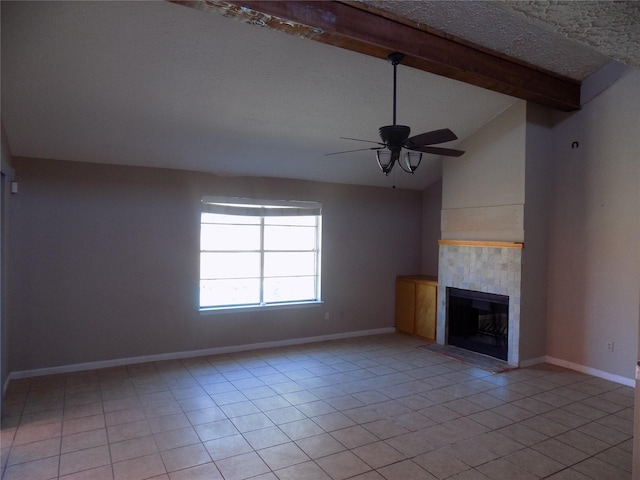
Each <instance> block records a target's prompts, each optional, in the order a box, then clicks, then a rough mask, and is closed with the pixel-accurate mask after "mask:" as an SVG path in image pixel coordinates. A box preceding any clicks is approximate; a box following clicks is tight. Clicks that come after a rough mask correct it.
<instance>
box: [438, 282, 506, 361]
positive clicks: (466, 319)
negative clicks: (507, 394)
mask: <svg viewBox="0 0 640 480" xmlns="http://www.w3.org/2000/svg"><path fill="white" fill-rule="evenodd" d="M447 324H448V329H449V336H448V343H449V344H450V345H455V346H457V347H461V348H465V349H467V350H471V351H474V352H477V353H482V354H484V355H489V356H491V357H494V358H499V359H500V360H507V355H508V351H509V343H508V340H509V297H508V296H505V295H496V294H493V293H483V292H476V291H473V290H461V289H458V288H451V287H448V288H447Z"/></svg>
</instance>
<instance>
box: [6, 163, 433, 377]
mask: <svg viewBox="0 0 640 480" xmlns="http://www.w3.org/2000/svg"><path fill="white" fill-rule="evenodd" d="M15 164H16V175H17V178H18V180H19V182H20V193H19V195H17V196H15V198H14V201H13V202H12V205H11V211H10V218H9V220H10V222H9V223H10V238H9V249H10V256H11V261H10V265H9V268H10V270H9V275H10V279H11V282H12V290H11V297H10V302H9V303H10V305H9V308H10V311H11V316H10V318H11V319H12V321H11V324H10V325H9V327H10V328H9V336H10V339H11V348H10V352H9V368H10V370H11V371H14V372H17V371H24V370H31V369H39V368H46V367H53V366H61V365H73V364H79V363H84V362H94V361H103V360H111V359H120V358H129V357H137V356H144V355H154V354H164V353H171V352H184V351H190V350H199V349H209V348H215V347H225V346H234V345H244V344H253V343H261V342H270V341H279V340H285V339H296V338H303V337H311V336H318V335H328V334H339V333H345V332H354V331H362V330H368V329H377V328H386V327H393V325H394V298H395V292H394V285H395V277H396V275H398V274H403V273H407V272H416V271H418V270H419V268H420V265H421V258H420V252H421V215H422V199H421V192H418V191H407V190H399V189H381V188H371V187H356V186H344V185H332V184H322V183H313V182H303V181H293V180H279V179H267V178H242V177H235V178H223V177H217V176H213V175H207V174H201V173H189V172H183V171H172V170H161V169H144V168H137V167H119V166H106V165H93V164H81V163H74V162H62V161H53V160H35V159H15ZM203 195H221V196H225V195H228V196H241V197H253V198H260V199H287V200H311V201H318V202H322V204H323V206H324V208H323V257H322V280H323V283H322V297H323V300H324V304H323V305H322V306H321V307H317V308H289V309H280V310H269V311H251V312H246V311H245V312H236V313H227V314H212V315H201V314H200V313H199V312H198V310H197V301H198V249H199V202H200V198H201V197H202V196H203ZM326 312H329V314H330V318H329V319H328V320H326V319H325V313H326Z"/></svg>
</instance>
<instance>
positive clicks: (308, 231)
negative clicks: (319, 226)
mask: <svg viewBox="0 0 640 480" xmlns="http://www.w3.org/2000/svg"><path fill="white" fill-rule="evenodd" d="M315 246H316V229H315V228H312V227H289V226H269V227H268V226H265V227H264V248H265V250H313V249H314V248H315Z"/></svg>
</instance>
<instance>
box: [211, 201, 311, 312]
mask: <svg viewBox="0 0 640 480" xmlns="http://www.w3.org/2000/svg"><path fill="white" fill-rule="evenodd" d="M205 213H219V214H225V215H238V216H257V217H261V221H260V247H259V250H257V251H254V252H257V253H259V254H260V274H259V283H260V295H259V297H260V301H259V302H256V303H241V304H225V305H210V306H208V305H202V299H201V294H199V295H198V306H199V310H200V312H205V313H206V312H217V311H228V310H246V309H267V308H282V307H291V306H307V305H315V304H320V303H322V300H321V275H320V274H321V268H320V267H321V240H322V204H320V203H317V202H303V201H289V200H261V199H249V198H233V197H214V196H205V197H203V198H202V203H201V219H200V226H201V229H202V226H203V225H204V224H205V222H203V218H202V214H205ZM300 215H302V216H315V217H316V225H315V237H316V238H315V248H314V249H313V250H310V251H312V252H313V253H314V255H315V266H314V267H315V274H314V275H313V277H314V281H315V284H314V296H313V298H309V299H304V300H291V301H280V302H265V301H264V284H265V272H264V258H265V252H269V251H268V250H266V249H265V245H264V231H265V218H268V217H288V216H300ZM202 244H203V241H202V236H201V240H200V260H201V262H202V254H203V253H209V252H212V250H205V249H203V245H202ZM241 251H244V250H242V249H239V250H230V251H229V252H230V253H231V252H241ZM294 251H296V250H294ZM201 265H202V263H201ZM201 268H202V267H201ZM199 277H200V281H199V286H200V292H202V288H203V287H202V285H203V282H204V281H207V280H216V279H215V278H212V279H207V278H203V273H202V271H200V275H199ZM222 278H224V277H221V278H220V279H222ZM267 279H268V277H267Z"/></svg>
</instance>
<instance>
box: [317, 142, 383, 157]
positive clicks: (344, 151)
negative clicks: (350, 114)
mask: <svg viewBox="0 0 640 480" xmlns="http://www.w3.org/2000/svg"><path fill="white" fill-rule="evenodd" d="M363 141H364V140H363ZM383 148H384V147H371V148H356V149H355V150H343V151H342V152H333V153H325V154H324V156H325V157H326V156H329V155H339V154H341V153H351V152H362V151H364V150H382V149H383Z"/></svg>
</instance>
